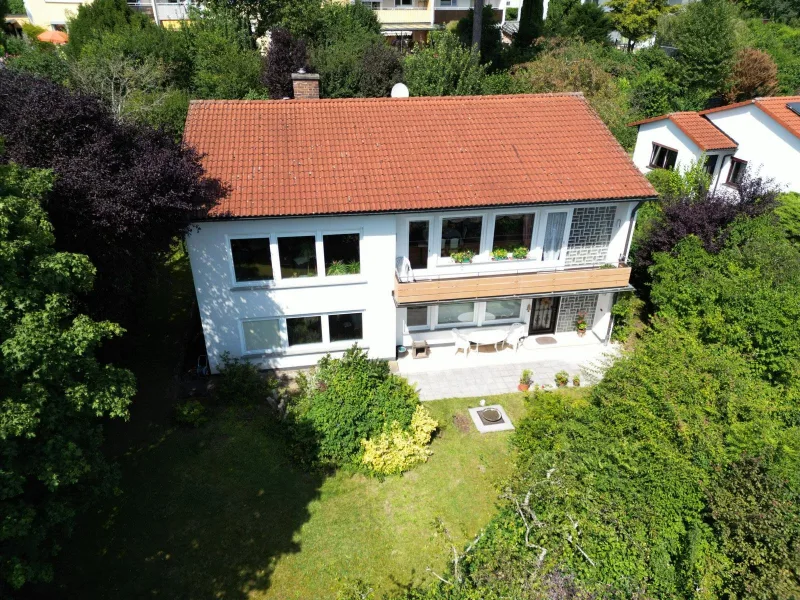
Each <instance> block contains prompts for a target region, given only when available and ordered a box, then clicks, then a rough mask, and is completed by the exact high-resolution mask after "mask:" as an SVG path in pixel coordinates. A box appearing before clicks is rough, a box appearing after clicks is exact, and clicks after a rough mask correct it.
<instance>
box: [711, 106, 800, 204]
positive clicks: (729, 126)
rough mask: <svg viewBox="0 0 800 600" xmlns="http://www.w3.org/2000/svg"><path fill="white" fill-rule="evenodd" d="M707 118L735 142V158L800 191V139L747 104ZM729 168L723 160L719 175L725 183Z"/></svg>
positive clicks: (728, 164)
mask: <svg viewBox="0 0 800 600" xmlns="http://www.w3.org/2000/svg"><path fill="white" fill-rule="evenodd" d="M706 116H707V118H708V119H709V120H710V121H711V122H712V123H714V125H716V126H717V127H719V128H720V129H721V130H722V131H724V132H725V133H726V134H727V135H728V136H729V137H731V138H733V139H734V140H736V142H737V143H738V144H739V147H738V148H737V150H736V154H735V155H734V156H735V157H736V158H739V159H741V160H746V161H747V162H748V168H749V169H750V171H751V172H758V171H759V169H760V174H761V176H766V177H772V178H774V179H775V180H776V182H778V183H779V184H780V185H782V186H784V187H785V188H786V189H787V190H790V191H795V192H800V168H798V167H800V139H799V138H797V137H796V136H794V135H792V134H791V133H789V132H788V131H786V129H784V128H783V127H782V126H781V125H779V124H778V123H776V122H775V121H774V120H773V119H772V118H771V117H769V116H768V115H767V114H766V113H764V112H763V111H762V110H761V109H759V108H758V107H756V106H753V105H748V106H742V107H739V108H733V109H730V110H725V111H720V112H716V113H709V114H708V115H706ZM729 169H730V158H726V159H725V163H724V164H723V165H722V169H721V173H720V183H721V184H724V182H725V181H726V180H727V177H728V171H729Z"/></svg>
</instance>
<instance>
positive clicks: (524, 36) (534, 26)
mask: <svg viewBox="0 0 800 600" xmlns="http://www.w3.org/2000/svg"><path fill="white" fill-rule="evenodd" d="M543 24H544V1H543V0H522V11H521V13H520V17H519V31H517V36H516V37H515V38H514V45H515V46H517V47H519V48H527V47H528V46H530V45H531V44H532V43H533V41H534V40H535V39H536V38H538V37H539V36H540V35H542V26H543Z"/></svg>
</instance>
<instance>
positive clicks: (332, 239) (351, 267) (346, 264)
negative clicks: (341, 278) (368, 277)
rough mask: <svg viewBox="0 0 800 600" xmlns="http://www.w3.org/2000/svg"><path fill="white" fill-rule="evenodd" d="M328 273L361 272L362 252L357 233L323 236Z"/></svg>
mask: <svg viewBox="0 0 800 600" xmlns="http://www.w3.org/2000/svg"><path fill="white" fill-rule="evenodd" d="M322 246H323V249H324V252H325V274H326V275H357V274H358V273H360V272H361V253H360V250H359V246H360V243H359V236H358V234H357V233H339V234H332V235H323V236H322Z"/></svg>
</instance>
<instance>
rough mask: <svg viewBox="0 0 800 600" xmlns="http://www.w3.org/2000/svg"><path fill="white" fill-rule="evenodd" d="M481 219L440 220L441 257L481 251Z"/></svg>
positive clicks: (453, 218) (455, 218)
mask: <svg viewBox="0 0 800 600" xmlns="http://www.w3.org/2000/svg"><path fill="white" fill-rule="evenodd" d="M482 227H483V218H482V217H449V218H446V219H442V248H441V256H450V255H451V254H453V253H454V252H463V251H465V250H470V251H472V252H473V253H474V254H478V253H479V252H480V251H481V229H482Z"/></svg>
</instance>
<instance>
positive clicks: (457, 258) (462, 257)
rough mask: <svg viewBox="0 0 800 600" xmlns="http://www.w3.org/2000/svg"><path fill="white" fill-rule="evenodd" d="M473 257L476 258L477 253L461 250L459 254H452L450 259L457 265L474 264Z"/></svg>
mask: <svg viewBox="0 0 800 600" xmlns="http://www.w3.org/2000/svg"><path fill="white" fill-rule="evenodd" d="M473 256H475V253H474V252H473V251H472V250H459V251H458V252H453V253H452V254H450V258H452V259H453V262H457V263H468V262H472V257H473Z"/></svg>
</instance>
